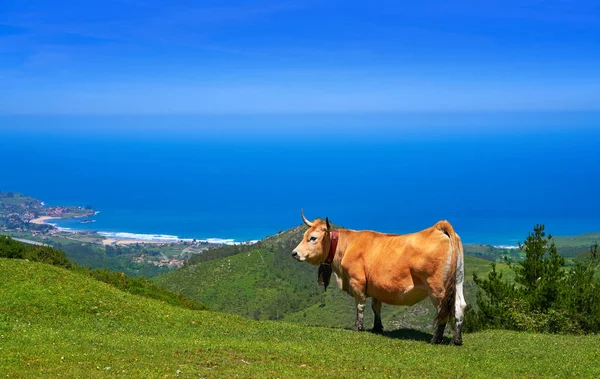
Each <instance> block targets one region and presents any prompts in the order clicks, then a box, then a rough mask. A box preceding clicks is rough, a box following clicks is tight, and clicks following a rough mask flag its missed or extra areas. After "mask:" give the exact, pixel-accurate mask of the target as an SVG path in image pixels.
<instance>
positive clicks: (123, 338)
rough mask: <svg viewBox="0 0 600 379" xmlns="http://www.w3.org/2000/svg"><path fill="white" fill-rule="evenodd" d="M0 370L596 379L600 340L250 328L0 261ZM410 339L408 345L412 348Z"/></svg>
mask: <svg viewBox="0 0 600 379" xmlns="http://www.w3.org/2000/svg"><path fill="white" fill-rule="evenodd" d="M0 278H2V280H1V281H0V339H1V341H2V342H1V343H0V367H1V368H2V374H3V375H7V376H8V377H15V376H16V377H51V376H52V377H54V376H62V377H86V378H88V377H101V376H102V377H106V376H120V375H126V376H130V377H145V378H149V377H165V376H170V377H175V376H178V377H183V378H187V377H193V378H197V377H199V376H202V377H233V376H241V377H265V376H268V377H275V376H277V377H286V378H288V377H327V376H331V375H333V376H337V377H340V376H354V377H356V376H360V377H378V376H379V377H389V376H394V377H397V376H409V377H416V376H418V377H523V376H527V377H548V376H567V375H568V376H575V377H598V376H600V337H599V336H587V337H578V336H550V335H534V334H527V333H515V332H504V331H493V332H484V333H475V334H467V335H466V336H465V338H464V343H465V345H464V346H463V347H461V348H457V347H454V346H444V345H442V346H432V345H429V344H428V343H427V342H425V340H427V339H428V338H429V337H430V335H429V334H425V333H423V334H419V333H414V332H412V333H408V332H405V331H397V332H394V333H388V334H387V335H385V336H378V335H373V334H370V333H357V332H353V331H347V330H342V329H337V330H336V329H327V328H318V327H306V326H300V325H297V324H288V323H285V322H270V321H262V322H256V321H252V320H246V319H243V318H240V317H237V316H231V315H226V314H220V313H216V312H210V311H193V310H188V309H182V308H179V307H173V306H170V305H167V304H164V303H161V302H160V301H156V300H151V299H147V298H142V297H139V296H134V295H131V294H127V293H124V292H122V291H119V290H116V289H114V288H113V287H111V286H109V285H106V284H104V283H101V282H98V281H96V280H94V279H92V278H90V277H88V276H85V275H81V274H79V273H77V272H72V271H69V270H65V269H61V268H57V267H53V266H48V265H45V264H41V263H34V262H27V261H22V260H10V259H0ZM411 338H412V339H411Z"/></svg>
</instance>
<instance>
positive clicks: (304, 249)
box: [292, 211, 331, 265]
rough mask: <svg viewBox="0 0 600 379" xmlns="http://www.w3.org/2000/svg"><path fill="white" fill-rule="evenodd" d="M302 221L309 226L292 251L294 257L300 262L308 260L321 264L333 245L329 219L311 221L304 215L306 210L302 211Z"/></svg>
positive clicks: (311, 262)
mask: <svg viewBox="0 0 600 379" xmlns="http://www.w3.org/2000/svg"><path fill="white" fill-rule="evenodd" d="M301 215H302V221H304V223H305V224H306V225H307V226H308V230H307V231H306V233H304V237H303V238H302V241H300V243H299V244H298V246H296V248H295V249H294V251H293V252H292V257H294V259H296V260H297V261H299V262H308V263H310V264H313V265H318V264H321V263H323V262H324V261H325V259H326V258H327V255H328V254H329V246H330V245H331V237H330V235H329V232H330V231H331V224H330V223H329V219H328V218H326V219H325V221H323V220H319V219H317V220H315V221H313V222H310V221H308V220H307V219H306V217H304V212H303V211H301Z"/></svg>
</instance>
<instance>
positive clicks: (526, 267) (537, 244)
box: [466, 225, 600, 333]
mask: <svg viewBox="0 0 600 379" xmlns="http://www.w3.org/2000/svg"><path fill="white" fill-rule="evenodd" d="M519 247H520V249H521V250H522V251H523V252H524V253H525V255H526V256H525V259H524V260H523V261H521V262H519V263H517V264H509V269H511V270H513V272H514V274H515V283H510V282H508V281H506V280H503V278H502V273H498V272H497V271H496V267H495V265H494V264H492V271H491V272H490V273H489V274H488V276H487V279H480V278H478V277H477V275H473V279H474V281H475V283H476V284H477V285H478V286H479V288H480V291H479V293H478V294H477V310H475V309H473V308H470V309H468V312H467V317H466V323H467V325H466V330H467V331H474V330H478V329H484V328H500V329H511V330H520V331H534V332H545V333H597V332H598V331H599V330H600V280H599V279H598V278H596V277H595V272H596V268H597V267H598V265H599V258H598V246H597V245H595V246H593V247H592V248H591V249H590V256H589V258H588V259H586V260H584V261H580V262H577V263H576V264H575V266H573V267H572V268H571V269H569V270H568V271H567V270H566V269H565V267H564V266H565V260H564V258H563V257H561V256H560V255H559V254H558V253H557V251H556V246H555V244H554V242H553V241H552V236H551V235H548V236H546V233H545V232H544V225H536V226H535V227H534V230H533V233H529V235H528V236H527V239H526V240H525V242H524V243H523V244H522V245H521V244H519Z"/></svg>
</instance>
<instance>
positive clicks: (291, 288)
mask: <svg viewBox="0 0 600 379" xmlns="http://www.w3.org/2000/svg"><path fill="white" fill-rule="evenodd" d="M303 231H304V228H303V227H299V228H295V229H292V230H289V231H287V232H284V233H281V234H279V235H277V236H273V237H271V238H268V239H266V240H264V241H261V242H260V243H259V244H257V245H255V246H244V247H236V248H229V247H228V248H225V249H220V250H215V251H213V252H212V256H211V259H207V258H204V260H203V261H202V260H198V261H197V262H196V264H192V265H188V266H186V267H184V268H182V269H180V270H177V271H174V272H171V273H168V274H165V275H161V276H159V277H157V278H155V279H154V282H155V283H156V284H158V285H159V286H163V287H165V288H167V289H168V290H170V291H173V292H176V293H181V294H183V295H185V296H187V297H189V298H191V299H195V300H198V301H200V302H201V303H203V304H206V305H207V306H208V307H210V308H211V309H214V310H218V311H222V312H227V313H235V314H239V315H242V316H245V317H249V318H254V319H261V320H262V319H271V320H278V319H283V320H286V321H293V322H297V323H301V324H306V325H319V326H329V327H350V326H352V325H353V323H354V317H355V308H354V301H353V300H352V298H351V297H349V296H348V295H347V294H346V293H344V292H342V291H341V290H339V289H338V288H337V285H335V284H332V286H331V287H330V289H329V290H328V291H327V292H324V291H323V288H322V287H318V286H317V267H315V266H310V265H308V264H306V263H299V262H296V261H295V260H294V259H292V258H291V251H292V250H293V248H294V247H295V246H296V245H297V243H298V241H299V240H300V239H301V234H302V232H303ZM230 254H234V255H230ZM219 255H221V256H222V257H221V258H219ZM465 267H466V278H467V279H468V281H467V283H466V284H465V291H466V296H467V301H468V302H470V303H471V304H474V303H475V287H474V283H473V282H472V281H471V279H472V277H473V275H472V274H473V272H477V273H478V274H480V275H484V274H485V273H487V272H488V271H489V270H490V267H491V266H490V262H489V261H485V260H483V259H479V258H475V257H469V256H467V257H465ZM498 268H499V269H500V270H503V269H505V265H504V264H498ZM505 271H506V270H505ZM433 312H434V309H433V307H432V306H431V304H430V303H429V301H428V300H426V301H423V302H421V303H420V304H417V305H415V306H412V307H395V306H388V305H384V306H383V312H382V321H383V325H384V328H385V329H387V330H395V329H399V328H411V329H418V330H424V331H429V330H430V329H431V324H432V320H433V315H434V313H433ZM365 319H366V321H365V322H366V324H365V325H367V326H368V327H369V328H370V327H371V326H372V322H373V315H372V312H371V311H370V310H369V311H368V312H366V314H365Z"/></svg>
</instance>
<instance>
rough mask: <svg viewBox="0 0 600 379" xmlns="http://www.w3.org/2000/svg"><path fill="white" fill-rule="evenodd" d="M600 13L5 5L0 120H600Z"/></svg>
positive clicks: (499, 8) (443, 7)
mask: <svg viewBox="0 0 600 379" xmlns="http://www.w3.org/2000/svg"><path fill="white" fill-rule="evenodd" d="M598 41H600V5H599V3H598V2H597V1H513V0H505V1H476V0H468V1H420V2H400V1H370V2H365V1H338V0H328V1H312V0H307V1H303V0H297V1H294V0H292V1H228V0H224V1H223V0H222V1H201V2H198V1H169V2H164V1H152V0H148V1H144V0H105V1H85V2H81V1H51V2H50V1H41V0H33V1H27V2H24V1H20V0H4V1H2V2H1V3H0V114H66V115H72V114H77V115H82V114H83V115H86V114H108V115H110V114H155V113H159V114H212V113H219V114H245V113H259V114H263V113H275V114H281V113H283V114H319V113H338V114H344V113H354V112H367V113H369V112H371V113H372V112H376V113H390V112H391V113H393V112H425V113H427V112H481V111H486V112H487V111H494V112H515V111H518V112H521V111H542V112H543V111H549V110H552V111H598V110H600V69H599V67H600V48H598Z"/></svg>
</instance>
